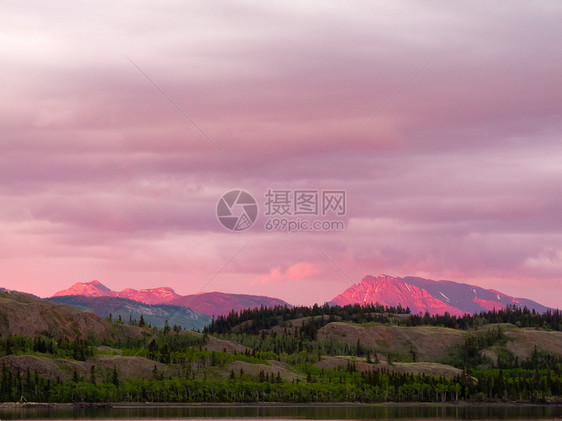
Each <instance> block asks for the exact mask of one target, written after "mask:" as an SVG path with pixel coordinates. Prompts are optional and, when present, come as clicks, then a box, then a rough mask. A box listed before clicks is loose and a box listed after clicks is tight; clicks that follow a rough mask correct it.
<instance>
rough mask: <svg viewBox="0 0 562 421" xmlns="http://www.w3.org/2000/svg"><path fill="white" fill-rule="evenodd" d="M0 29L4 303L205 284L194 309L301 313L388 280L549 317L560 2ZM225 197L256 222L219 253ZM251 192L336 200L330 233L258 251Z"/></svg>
mask: <svg viewBox="0 0 562 421" xmlns="http://www.w3.org/2000/svg"><path fill="white" fill-rule="evenodd" d="M0 8H1V10H0V25H1V27H2V28H3V31H2V34H1V35H0V44H1V45H2V48H1V49H0V66H1V68H2V75H1V78H0V88H1V89H2V96H1V97H0V110H1V113H0V126H1V127H2V135H1V136H0V154H1V156H2V160H1V163H0V180H2V183H0V205H1V206H0V234H1V235H0V237H1V239H2V240H1V241H0V256H2V257H1V258H0V271H1V273H2V274H3V280H2V284H3V286H6V287H8V288H14V289H20V290H26V291H29V292H34V293H36V294H39V295H50V294H52V293H53V292H55V291H56V290H59V289H62V288H65V287H67V286H68V285H69V284H71V283H73V282H76V281H88V280H91V279H99V280H100V281H102V282H104V283H107V284H109V285H110V286H111V287H112V288H113V289H122V288H125V287H137V288H139V287H155V286H161V285H169V286H172V287H174V288H175V289H177V290H178V292H180V293H184V294H186V293H192V292H196V291H198V290H199V289H200V288H201V287H202V286H203V285H205V284H206V282H207V281H208V280H209V279H210V278H211V277H213V276H214V275H215V274H216V273H217V272H219V271H220V273H219V274H218V275H217V276H216V277H215V278H214V279H213V281H212V282H211V283H210V284H209V285H207V286H206V287H205V290H209V291H210V290H223V291H231V292H245V293H259V294H266V295H275V296H279V297H280V298H283V299H285V300H287V301H289V302H291V303H295V304H301V303H305V304H311V303H313V302H324V301H326V300H329V299H331V298H333V297H334V296H335V295H337V294H338V293H340V292H341V291H342V290H343V289H345V288H346V287H347V286H349V281H350V280H352V281H353V282H358V281H359V280H360V279H361V278H362V277H363V276H364V275H367V274H373V275H376V274H378V273H388V274H392V275H396V276H406V275H419V276H426V277H430V278H433V279H452V280H456V281H462V282H470V283H474V284H478V285H481V286H484V287H490V288H494V289H497V290H500V291H502V292H505V293H508V294H510V295H515V296H525V297H528V298H532V299H535V300H538V301H540V302H542V303H544V304H546V305H551V306H559V304H558V303H559V302H560V301H561V299H562V290H561V288H560V280H561V278H562V264H561V255H562V219H561V218H560V215H561V213H562V201H561V200H560V186H561V185H562V165H561V164H560V163H561V162H562V143H561V141H560V134H561V132H562V121H561V120H560V115H562V99H561V96H560V91H561V88H562V73H561V72H560V68H561V66H562V55H561V54H560V52H559V49H558V47H557V45H558V44H559V40H560V38H561V36H562V29H561V28H560V25H559V22H560V20H561V17H562V6H561V5H560V4H559V3H558V2H556V1H546V2H544V1H542V2H534V1H529V2H524V3H523V2H521V3H518V4H516V5H515V4H510V5H507V4H506V5H503V4H490V3H489V2H484V1H476V2H460V3H459V2H454V3H451V2H443V1H434V2H429V3H424V4H423V5H422V4H420V3H418V2H414V1H411V2H410V1H400V2H387V3H380V2H379V3H372V4H365V3H363V2H347V3H346V4H345V5H343V4H340V3H338V2H315V1H307V2H301V3H299V4H298V5H297V4H291V5H289V4H285V3H263V2H257V1H235V2H219V3H209V2H204V1H201V2H187V3H186V2H175V1H174V2H168V3H166V4H160V3H143V5H142V6H141V5H139V4H138V3H136V2H127V1H125V2H121V3H119V4H115V3H113V2H104V1H96V2H82V3H79V4H78V3H73V2H66V1H63V2H59V3H57V6H52V5H47V4H45V3H43V2H38V1H24V2H17V3H13V2H9V3H5V4H3V5H2V6H0ZM430 59H432V61H431V63H430V64H429V65H428V66H427V68H425V69H424V70H423V71H422V72H421V73H420V74H419V75H418V76H417V77H415V78H414V79H413V80H411V78H412V76H413V75H415V74H416V72H418V71H419V70H420V69H421V68H422V66H423V65H424V63H426V62H427V61H428V60H430ZM135 65H136V66H138V68H140V70H139V69H138V68H137V67H135ZM149 79H150V80H151V81H152V82H151V81H150V80H149ZM409 80H411V83H410V84H408V86H407V87H406V88H405V89H403V90H401V88H403V87H404V86H405V84H406V83H407V82H408V81H409ZM397 92H400V94H399V95H398V96H397V97H395V98H394V99H393V100H392V102H391V103H390V104H388V105H387V106H386V107H385V108H384V110H382V112H380V113H378V114H377V112H378V111H380V110H381V107H383V106H384V105H385V104H386V103H387V102H388V101H389V99H391V98H393V96H394V95H395V94H396V93H397ZM374 115H376V118H375V119H374V120H373V121H372V122H371V123H370V124H368V125H367V126H365V124H366V123H367V122H368V121H369V120H370V119H371V118H372V117H373V116H374ZM193 122H195V124H193ZM364 126H365V127H364ZM362 127H364V129H363V130H361V131H360V129H361V128H362ZM359 131H360V133H359V134H358V135H357V136H356V137H354V138H353V136H354V135H356V134H357V133H358V132H359ZM352 138H353V140H352V141H351V142H350V143H349V145H348V147H346V148H345V149H344V150H343V151H342V152H341V153H338V150H339V149H340V148H341V147H342V145H344V144H346V142H347V141H349V140H350V139H352ZM221 151H222V152H221ZM225 154H226V155H227V156H228V158H227V157H225ZM334 154H337V156H336V157H335V159H333V161H331V164H330V165H329V166H327V167H326V168H325V170H323V171H322V172H321V173H320V175H318V171H319V170H320V169H321V168H323V167H324V166H325V164H326V162H328V160H330V159H331V157H333V156H334ZM230 160H232V161H234V162H235V165H233V164H232V162H231V161H230ZM238 167H239V168H238ZM240 170H241V171H240ZM243 173H244V174H246V175H244V174H243ZM235 188H243V189H245V190H247V191H249V192H250V193H252V194H253V195H254V196H255V197H256V198H257V199H258V204H259V206H260V207H261V209H262V210H261V211H260V216H259V218H258V221H257V224H256V226H254V227H253V228H252V229H251V230H250V231H246V232H243V233H236V234H235V233H230V232H227V231H225V230H224V229H223V227H222V226H221V225H220V224H219V223H218V222H217V219H216V216H215V207H216V204H217V201H218V199H219V197H220V196H221V195H222V194H223V193H224V192H226V191H228V190H231V189H235ZM267 188H278V189H281V188H287V189H305V188H306V189H332V188H335V189H345V190H346V191H347V198H348V207H347V216H346V217H345V218H344V220H345V223H346V230H345V231H343V232H301V233H291V234H287V233H280V232H267V231H266V230H265V229H264V224H265V222H266V218H265V216H264V215H263V205H264V202H265V198H264V194H265V192H266V190H267ZM246 243H248V245H247V247H246V248H244V250H243V251H242V252H240V253H239V254H237V253H238V251H239V250H240V249H241V248H242V247H243V245H244V244H246ZM233 256H236V257H235V258H234V259H233V260H232V261H231V262H230V263H229V264H228V265H226V266H225V263H227V262H229V261H230V259H232V258H233ZM223 267H224V268H223ZM221 269H222V270H221Z"/></svg>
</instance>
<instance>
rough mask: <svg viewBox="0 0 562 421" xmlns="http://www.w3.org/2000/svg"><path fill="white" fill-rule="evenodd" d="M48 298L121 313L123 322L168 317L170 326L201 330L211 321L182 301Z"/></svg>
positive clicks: (157, 320) (162, 320)
mask: <svg viewBox="0 0 562 421" xmlns="http://www.w3.org/2000/svg"><path fill="white" fill-rule="evenodd" d="M45 300H46V301H49V302H51V303H56V304H66V305H70V306H72V307H75V308H78V309H80V310H83V311H91V312H92V313H95V314H97V315H98V316H100V317H102V318H106V317H108V316H109V315H112V317H113V320H118V318H119V317H121V319H122V321H123V322H124V323H127V322H128V321H129V318H131V319H133V320H137V321H138V320H140V316H141V315H142V316H143V318H144V321H145V322H146V323H149V324H150V325H152V326H156V327H159V328H162V327H164V325H165V323H166V321H168V324H169V325H170V326H173V325H178V326H181V327H183V328H184V329H188V330H190V329H195V330H202V329H203V328H204V327H206V326H208V325H209V324H210V323H211V320H212V319H211V316H209V315H207V314H203V313H199V312H197V311H194V310H192V309H191V308H187V307H184V306H179V305H171V304H145V303H141V302H139V301H133V300H129V299H127V298H120V297H108V296H100V297H97V296H86V295H64V296H57V297H51V298H46V299H45Z"/></svg>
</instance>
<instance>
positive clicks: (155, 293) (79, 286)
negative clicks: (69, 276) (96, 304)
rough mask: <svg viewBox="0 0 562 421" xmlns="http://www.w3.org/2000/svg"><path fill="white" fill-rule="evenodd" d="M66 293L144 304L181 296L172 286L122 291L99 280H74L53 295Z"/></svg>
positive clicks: (160, 302)
mask: <svg viewBox="0 0 562 421" xmlns="http://www.w3.org/2000/svg"><path fill="white" fill-rule="evenodd" d="M67 295H83V296H86V297H119V298H126V299H128V300H133V301H138V302H140V303H145V304H165V303H167V302H169V301H171V300H173V299H175V298H179V297H181V295H178V294H176V293H175V291H174V290H173V289H172V288H168V287H163V288H150V289H140V290H138V289H133V288H127V289H124V290H123V291H112V290H110V289H109V288H108V287H106V286H105V285H103V284H102V283H101V282H99V281H92V282H76V283H75V284H74V285H72V286H71V287H70V288H68V289H65V290H63V291H59V292H56V293H55V294H54V295H53V297H62V296H67Z"/></svg>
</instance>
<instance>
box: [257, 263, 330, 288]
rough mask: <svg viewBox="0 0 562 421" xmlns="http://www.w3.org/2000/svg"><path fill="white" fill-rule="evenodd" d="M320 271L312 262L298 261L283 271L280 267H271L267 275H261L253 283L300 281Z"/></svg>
mask: <svg viewBox="0 0 562 421" xmlns="http://www.w3.org/2000/svg"><path fill="white" fill-rule="evenodd" d="M320 273H322V271H321V270H320V268H319V267H318V266H317V265H315V264H314V263H310V262H299V263H295V264H294V265H291V266H289V267H288V268H287V270H285V271H282V270H281V268H280V267H274V268H271V269H270V271H269V273H268V274H267V275H265V276H262V277H261V278H260V279H259V280H258V281H257V282H255V283H256V284H259V285H268V284H271V283H273V282H287V281H300V280H304V279H307V278H311V277H313V276H314V275H318V274H320Z"/></svg>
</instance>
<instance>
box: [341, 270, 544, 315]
mask: <svg viewBox="0 0 562 421" xmlns="http://www.w3.org/2000/svg"><path fill="white" fill-rule="evenodd" d="M330 302H331V303H332V304H336V305H340V306H343V305H347V304H367V303H379V304H382V305H387V306H394V307H395V306H398V305H399V304H400V305H401V306H402V307H404V308H405V307H409V308H410V310H411V312H412V313H420V312H421V313H425V312H426V311H427V312H429V313H430V314H432V315H433V314H443V313H445V312H448V313H449V314H451V315H457V316H460V315H463V314H466V313H479V312H481V311H489V310H493V309H496V310H499V309H502V308H505V307H506V306H507V305H516V306H520V307H524V306H526V307H527V308H529V309H531V310H532V309H534V310H536V311H538V312H541V313H542V312H545V311H547V310H548V307H545V306H543V305H541V304H539V303H536V302H534V301H531V300H528V299H524V298H514V297H510V296H508V295H506V294H502V293H500V292H497V291H494V290H488V289H484V288H481V287H477V286H473V285H468V284H463V283H458V282H452V281H432V280H429V279H423V278H416V277H405V278H395V277H392V276H388V275H379V276H378V277H374V276H366V277H364V278H363V280H362V281H361V282H360V283H358V284H355V285H353V286H351V287H350V288H348V289H346V290H345V291H344V292H343V293H342V294H340V295H338V296H337V297H335V298H334V299H332V300H331V301H330Z"/></svg>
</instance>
